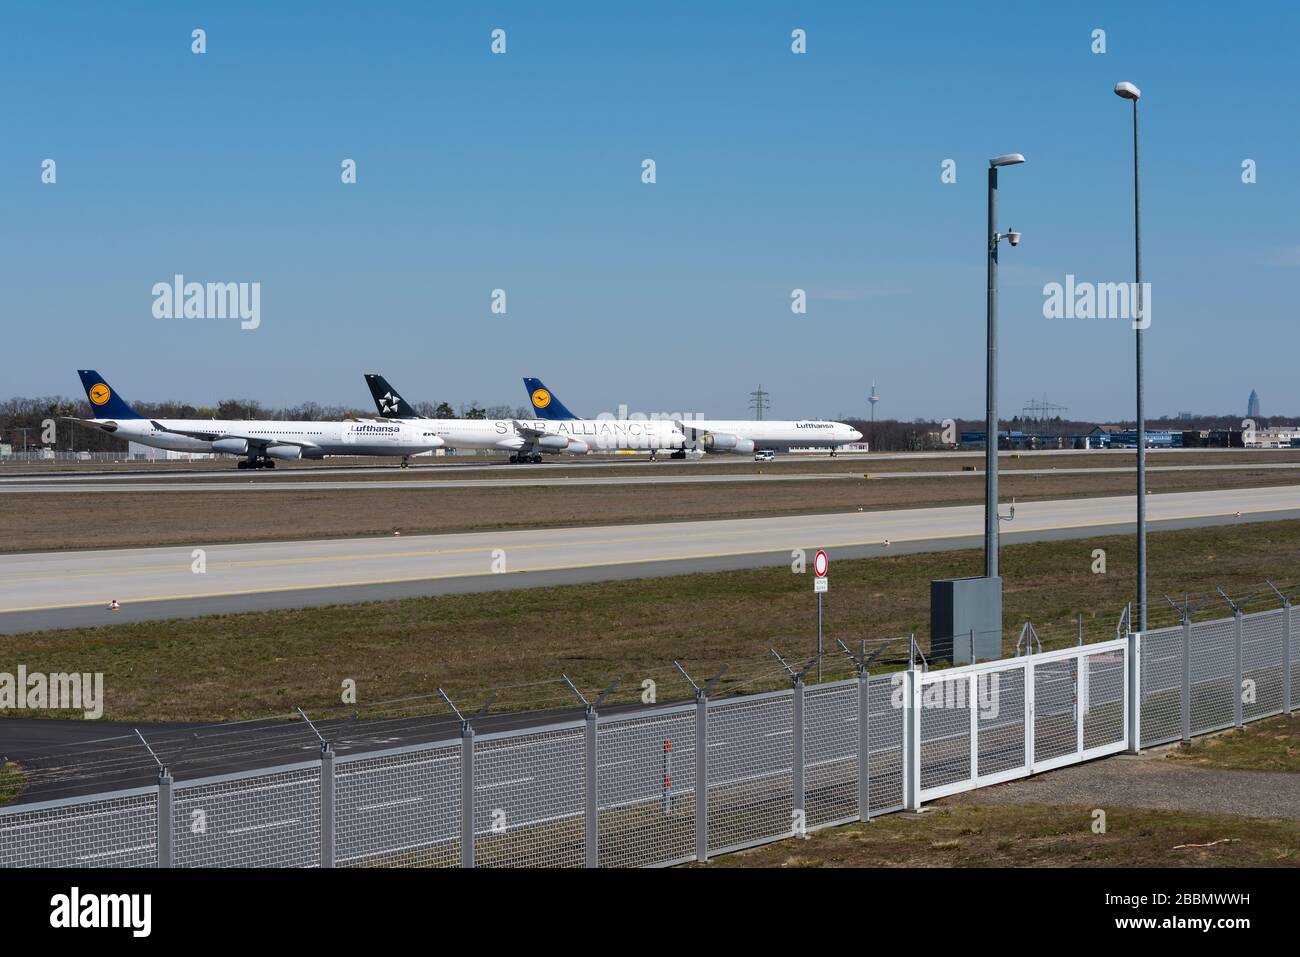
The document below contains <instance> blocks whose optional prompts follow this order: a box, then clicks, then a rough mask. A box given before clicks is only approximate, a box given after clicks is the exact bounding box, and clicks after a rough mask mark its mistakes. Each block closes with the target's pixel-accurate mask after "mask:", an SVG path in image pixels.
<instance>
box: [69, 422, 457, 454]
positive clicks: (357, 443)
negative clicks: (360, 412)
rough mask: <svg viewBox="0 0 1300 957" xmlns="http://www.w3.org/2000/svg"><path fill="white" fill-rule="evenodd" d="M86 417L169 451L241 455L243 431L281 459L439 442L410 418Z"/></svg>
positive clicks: (409, 449) (411, 448)
mask: <svg viewBox="0 0 1300 957" xmlns="http://www.w3.org/2000/svg"><path fill="white" fill-rule="evenodd" d="M90 422H91V423H93V424H94V425H97V426H98V427H99V428H101V429H103V430H104V431H106V432H111V433H112V434H114V435H116V436H118V437H120V438H124V439H128V440H130V441H132V442H138V443H140V444H141V445H148V446H152V447H154V448H159V449H169V450H171V451H175V452H217V453H227V454H230V455H246V454H247V452H248V443H247V442H246V441H245V439H244V438H242V437H246V438H247V439H251V440H254V442H255V443H256V444H260V443H262V442H265V443H266V449H267V454H268V455H270V456H271V457H273V458H287V459H292V458H299V457H301V458H308V459H316V458H323V457H325V456H326V455H403V456H405V455H415V454H416V453H419V452H427V451H429V450H431V449H435V448H438V447H440V446H441V445H442V444H443V443H442V440H441V439H439V438H437V436H435V435H433V433H432V432H431V431H430V430H429V429H428V428H425V427H422V426H421V425H420V424H419V423H412V422H384V421H366V420H358V421H355V422H353V421H345V422H292V421H273V420H251V421H250V420H242V419H224V420H223V419H93V420H90ZM158 426H162V428H161V429H159V428H158ZM179 432H199V433H212V434H218V435H225V436H227V437H224V438H218V439H216V440H212V441H209V440H206V439H203V438H195V437H193V436H189V435H178V434H177V433H179ZM236 436H238V437H241V438H236ZM294 450H298V451H296V452H295V451H294Z"/></svg>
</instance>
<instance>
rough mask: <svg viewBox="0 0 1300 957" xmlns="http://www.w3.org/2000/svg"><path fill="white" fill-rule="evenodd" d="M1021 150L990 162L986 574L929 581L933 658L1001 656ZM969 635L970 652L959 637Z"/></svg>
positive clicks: (955, 659)
mask: <svg viewBox="0 0 1300 957" xmlns="http://www.w3.org/2000/svg"><path fill="white" fill-rule="evenodd" d="M1024 161H1025V158H1024V156H1023V155H1021V154H1020V153H1007V154H1006V155H1004V156H995V157H993V158H992V159H991V160H989V186H988V240H987V245H986V247H985V256H986V258H987V264H988V316H987V321H988V354H987V359H986V363H987V365H986V368H985V375H986V380H985V398H986V402H987V405H986V413H987V414H986V416H985V432H984V575H983V576H982V577H980V578H949V579H942V580H938V581H932V582H930V653H931V657H933V658H938V659H940V660H946V661H950V662H952V663H953V664H965V663H966V660H965V655H967V654H969V655H970V661H971V662H972V663H973V662H975V661H978V660H979V659H980V658H985V659H988V658H997V657H1000V656H1001V654H1002V577H1001V574H1000V573H999V571H998V526H999V524H1000V523H1001V522H1003V521H1010V520H1011V519H1012V518H1014V517H1015V510H1014V508H1013V510H1012V512H1011V515H1009V516H1007V517H1006V518H1005V519H1004V518H1003V516H1001V515H1000V514H999V513H998V437H999V436H998V248H999V247H1000V246H1001V245H1002V243H1003V241H1006V242H1007V243H1009V244H1010V245H1012V246H1019V245H1020V233H1018V232H1017V231H1016V230H1014V229H1009V230H1007V231H1006V232H1005V233H1001V232H998V170H1000V169H1002V168H1003V167H1004V166H1019V165H1020V164H1021V163H1023V162H1024ZM966 635H969V636H970V640H969V644H967V645H966V646H965V650H962V649H961V648H959V647H958V643H957V638H958V636H966Z"/></svg>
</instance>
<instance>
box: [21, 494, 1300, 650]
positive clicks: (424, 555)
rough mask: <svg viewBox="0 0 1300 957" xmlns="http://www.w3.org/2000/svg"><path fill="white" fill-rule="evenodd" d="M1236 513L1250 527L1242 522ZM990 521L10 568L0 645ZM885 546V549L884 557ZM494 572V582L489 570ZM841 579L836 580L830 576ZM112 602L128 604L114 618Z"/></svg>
mask: <svg viewBox="0 0 1300 957" xmlns="http://www.w3.org/2000/svg"><path fill="white" fill-rule="evenodd" d="M1133 509H1134V504H1133V498H1132V497H1131V496H1118V497H1111V498H1089V499H1068V500H1064V501H1052V502H1026V503H1023V504H1021V505H1019V506H1017V510H1016V516H1015V519H1014V522H1007V523H1006V524H1005V525H1004V534H1003V539H1004V541H1006V542H1007V543H1013V542H1017V541H1034V540H1042V539H1048V538H1068V537H1088V536H1092V535H1096V534H1115V533H1122V532H1124V531H1126V530H1128V529H1130V528H1131V527H1132V522H1131V516H1132V514H1133ZM1238 513H1240V516H1238ZM1148 517H1149V520H1150V522H1151V524H1152V526H1153V527H1156V528H1181V527H1190V526H1197V525H1207V524H1222V523H1232V522H1240V521H1250V520H1254V521H1262V520H1277V519H1283V518H1295V517H1300V486H1294V487H1283V488H1264V489H1239V490H1227V491H1201V492H1181V493H1171V494H1162V495H1152V496H1149V497H1148ZM982 533H983V509H982V507H981V506H953V507H946V508H927V509H899V510H893V511H880V512H850V513H841V514H835V515H809V516H790V517H774V518H749V519H730V520H717V521H695V522H675V523H659V524H647V525H612V526H595V527H584V528H558V529H541V530H533V531H529V530H522V531H499V532H472V533H461V534H451V535H412V536H406V537H397V536H395V537H391V538H390V537H384V538H349V539H333V540H323V541H304V542H264V543H254V544H234V545H212V546H204V545H202V543H196V546H197V547H200V548H202V549H203V550H204V553H205V563H206V564H205V568H206V570H205V571H203V572H202V573H196V572H195V571H194V570H193V566H194V562H195V556H194V550H193V548H191V547H189V546H186V547H180V548H176V547H169V548H134V549H109V550H94V551H68V552H46V553H34V554H18V555H4V556H0V633H8V634H13V633H17V632H22V631H31V630H37V629H42V628H68V627H81V626H87V625H96V624H109V623H115V622H122V621H148V620H159V619H165V618H185V617H196V616H199V615H205V614H217V613H231V612H238V611H250V610H267V609H272V608H295V607H312V606H321V605H329V604H339V603H348V602H359V601H373V600H381V599H391V598H403V597H414V596H418V595H437V594H452V593H463V592H476V591H495V590H507V589H513V588H527V587H539V586H550V585H558V584H570V583H578V582H589V581H607V580H617V579H620V578H641V577H649V576H659V575H673V574H689V573H694V572H700V571H719V570H727V569H736V568H748V567H761V566H771V565H779V564H788V563H789V561H790V553H791V551H792V550H793V549H795V548H803V549H805V550H809V549H816V548H826V549H827V550H828V551H829V552H830V553H831V557H832V559H835V558H859V557H871V556H878V555H888V554H899V553H906V552H909V551H912V552H915V551H932V550H943V549H950V548H963V547H971V546H972V545H975V544H977V543H978V542H979V541H980V540H981V537H982ZM886 542H889V544H888V545H886V544H885V543H886ZM494 569H497V570H495V571H494ZM831 577H832V579H833V578H834V574H833V569H832V575H831ZM111 600H116V601H118V602H119V603H120V608H119V609H118V610H117V611H110V610H108V607H107V606H108V604H109V602H110V601H111Z"/></svg>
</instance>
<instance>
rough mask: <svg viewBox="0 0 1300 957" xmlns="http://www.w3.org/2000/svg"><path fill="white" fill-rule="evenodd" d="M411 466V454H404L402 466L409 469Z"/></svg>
mask: <svg viewBox="0 0 1300 957" xmlns="http://www.w3.org/2000/svg"><path fill="white" fill-rule="evenodd" d="M410 467H411V457H410V456H409V455H403V456H402V468H404V469H409V468H410Z"/></svg>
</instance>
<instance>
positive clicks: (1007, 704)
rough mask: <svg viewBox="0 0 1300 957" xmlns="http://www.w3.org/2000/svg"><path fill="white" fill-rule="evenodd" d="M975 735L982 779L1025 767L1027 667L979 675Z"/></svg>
mask: <svg viewBox="0 0 1300 957" xmlns="http://www.w3.org/2000/svg"><path fill="white" fill-rule="evenodd" d="M975 694H976V699H975V709H976V714H975V721H976V725H975V732H976V742H975V745H976V748H977V749H978V750H977V757H978V764H979V766H978V768H977V769H976V770H977V772H978V773H979V775H980V776H981V777H984V776H987V775H990V774H1002V773H1005V772H1007V771H1013V770H1015V769H1016V768H1021V767H1024V768H1026V770H1028V768H1027V765H1028V763H1029V761H1028V758H1027V757H1026V755H1025V666H1024V665H1018V666H1016V667H1012V668H998V669H996V670H991V671H981V672H977V673H976V675H975Z"/></svg>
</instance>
